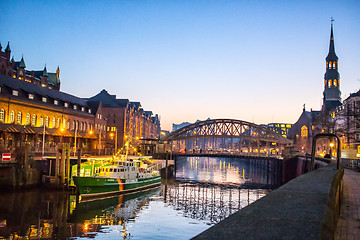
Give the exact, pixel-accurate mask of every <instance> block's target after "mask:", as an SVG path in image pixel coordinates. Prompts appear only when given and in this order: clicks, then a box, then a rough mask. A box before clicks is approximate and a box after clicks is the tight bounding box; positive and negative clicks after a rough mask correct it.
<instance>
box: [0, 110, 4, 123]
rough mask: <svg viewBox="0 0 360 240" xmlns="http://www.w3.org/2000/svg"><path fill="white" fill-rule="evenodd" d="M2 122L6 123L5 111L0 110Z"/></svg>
mask: <svg viewBox="0 0 360 240" xmlns="http://www.w3.org/2000/svg"><path fill="white" fill-rule="evenodd" d="M0 122H5V110H4V109H3V108H2V109H0Z"/></svg>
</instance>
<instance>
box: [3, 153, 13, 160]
mask: <svg viewBox="0 0 360 240" xmlns="http://www.w3.org/2000/svg"><path fill="white" fill-rule="evenodd" d="M2 160H3V161H11V153H3V154H2Z"/></svg>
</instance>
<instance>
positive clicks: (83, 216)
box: [69, 187, 160, 223]
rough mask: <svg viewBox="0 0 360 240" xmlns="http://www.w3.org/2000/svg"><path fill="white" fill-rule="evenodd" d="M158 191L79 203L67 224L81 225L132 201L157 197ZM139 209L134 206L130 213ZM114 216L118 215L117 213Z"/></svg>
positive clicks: (153, 189)
mask: <svg viewBox="0 0 360 240" xmlns="http://www.w3.org/2000/svg"><path fill="white" fill-rule="evenodd" d="M159 191H160V189H159V187H156V188H152V189H147V190H144V191H138V192H133V193H128V194H122V195H119V196H112V197H108V198H97V199H94V200H92V201H83V202H80V203H78V204H76V207H75V206H74V207H75V209H74V210H73V211H72V213H71V215H70V217H69V222H72V223H82V222H83V221H85V220H89V219H92V218H94V217H100V216H102V215H104V212H105V211H106V210H114V211H118V210H119V209H121V208H124V207H128V205H129V204H128V203H130V202H133V201H135V202H139V201H141V199H144V198H148V197H151V196H153V195H157V194H158V193H159ZM125 205H126V206H125ZM130 205H132V204H130ZM139 207H140V206H138V205H136V207H135V208H134V209H131V211H135V210H136V209H138V208H139ZM128 211H130V210H128ZM116 215H119V213H118V214H116ZM123 219H124V218H123Z"/></svg>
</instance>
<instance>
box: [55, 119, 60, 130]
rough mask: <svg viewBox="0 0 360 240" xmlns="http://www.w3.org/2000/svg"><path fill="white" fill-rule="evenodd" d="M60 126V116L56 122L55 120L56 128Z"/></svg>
mask: <svg viewBox="0 0 360 240" xmlns="http://www.w3.org/2000/svg"><path fill="white" fill-rule="evenodd" d="M59 127H60V118H58V119H57V122H56V128H59Z"/></svg>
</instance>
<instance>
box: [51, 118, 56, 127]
mask: <svg viewBox="0 0 360 240" xmlns="http://www.w3.org/2000/svg"><path fill="white" fill-rule="evenodd" d="M55 124H56V120H55V117H53V118H52V124H51V125H52V127H53V128H54V127H55Z"/></svg>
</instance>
